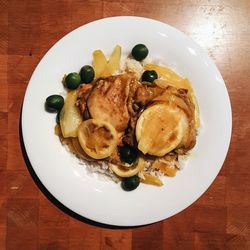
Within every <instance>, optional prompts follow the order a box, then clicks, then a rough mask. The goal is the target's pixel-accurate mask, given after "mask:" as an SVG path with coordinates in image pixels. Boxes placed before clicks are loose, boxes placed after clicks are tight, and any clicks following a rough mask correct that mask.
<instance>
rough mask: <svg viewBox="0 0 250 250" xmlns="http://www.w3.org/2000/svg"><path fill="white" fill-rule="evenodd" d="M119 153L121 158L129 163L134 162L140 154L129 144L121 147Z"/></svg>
mask: <svg viewBox="0 0 250 250" xmlns="http://www.w3.org/2000/svg"><path fill="white" fill-rule="evenodd" d="M119 153H120V157H121V160H122V161H123V162H126V163H128V164H132V163H133V162H135V161H136V159H137V156H138V151H137V150H136V149H135V148H133V147H131V146H130V145H127V144H125V145H124V146H122V147H119Z"/></svg>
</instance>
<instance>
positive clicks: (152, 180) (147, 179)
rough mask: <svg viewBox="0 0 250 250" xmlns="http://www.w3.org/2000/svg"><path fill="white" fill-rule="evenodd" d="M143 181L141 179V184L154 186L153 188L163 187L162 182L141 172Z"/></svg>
mask: <svg viewBox="0 0 250 250" xmlns="http://www.w3.org/2000/svg"><path fill="white" fill-rule="evenodd" d="M142 175H143V176H144V179H141V182H142V183H145V184H150V185H155V186H159V187H160V186H163V182H162V181H161V180H160V178H159V177H157V176H153V175H150V174H148V173H145V172H142Z"/></svg>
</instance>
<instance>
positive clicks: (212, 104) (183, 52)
mask: <svg viewBox="0 0 250 250" xmlns="http://www.w3.org/2000/svg"><path fill="white" fill-rule="evenodd" d="M137 43H144V44H146V45H147V47H148V48H149V52H150V57H152V58H158V59H159V60H161V61H162V62H164V63H165V64H167V65H170V66H171V67H173V68H174V69H175V70H176V71H177V72H178V73H180V74H181V75H183V76H185V77H188V78H189V79H190V80H191V82H192V83H193V86H194V90H195V92H196V95H197V98H198V102H199V106H200V113H201V120H202V124H201V129H200V132H199V136H198V141H197V144H196V146H195V148H194V150H193V153H192V156H191V157H189V159H188V161H187V163H186V165H185V167H184V169H183V170H182V171H179V172H178V174H177V176H176V177H175V178H167V177H166V178H165V179H164V182H165V185H164V186H163V187H160V188H159V187H154V186H150V185H145V184H141V185H140V186H139V188H137V189H136V190H134V191H132V192H125V191H123V190H122V189H121V187H120V185H117V184H115V183H113V182H112V181H104V180H100V179H99V178H97V177H96V176H92V175H91V176H90V175H88V174H87V172H86V170H85V168H84V166H83V165H80V164H79V161H78V159H76V158H75V157H73V156H72V155H71V154H70V153H69V152H67V151H66V150H65V148H64V147H62V146H61V144H60V142H59V140H58V138H57V136H55V134H54V126H55V114H51V113H47V112H45V110H44V102H45V99H46V97H47V96H49V95H51V94H57V93H59V94H60V93H61V92H63V87H62V84H61V79H62V76H63V75H64V74H65V73H69V72H72V71H78V70H79V69H80V68H81V66H83V65H85V64H90V63H91V59H92V52H93V51H94V50H95V49H102V50H103V51H104V52H105V53H111V51H112V49H113V47H114V46H115V45H116V44H120V45H121V46H122V48H123V53H125V54H126V53H129V52H130V51H131V48H132V47H133V46H134V45H135V44H137ZM231 123H232V118H231V107H230V101H229V97H228V93H227V90H226V87H225V84H224V81H223V79H222V77H221V75H220V73H219V71H218V69H217V68H216V66H215V65H214V63H213V62H212V61H211V60H210V59H209V57H208V56H207V54H206V53H204V51H202V49H201V48H200V47H199V46H198V45H196V44H195V43H194V42H193V41H192V40H191V39H190V38H188V37H187V36H185V35H184V34H183V33H181V32H180V31H178V30H176V29H175V28H173V27H171V26H169V25H166V24H164V23H161V22H158V21H155V20H151V19H145V18H141V17H113V18H106V19H102V20H98V21H95V22H92V23H89V24H87V25H84V26H82V27H80V28H78V29H76V30H74V31H72V32H71V33H69V34H68V35H66V36H65V37H63V38H62V39H61V40H60V41H58V42H57V43H56V44H55V45H54V46H53V47H52V48H51V49H50V50H49V51H48V52H47V53H46V55H45V56H44V57H43V59H42V60H41V61H40V63H39V64H38V66H37V68H36V69H35V71H34V73H33V75H32V77H31V79H30V82H29V85H28V88H27V91H26V94H25V99H24V103H23V112H22V132H23V139H24V144H25V148H26V151H27V154H28V157H29V159H30V162H31V164H32V166H33V169H34V171H35V172H36V174H37V176H38V177H39V179H40V180H41V182H42V183H43V184H44V186H45V187H46V188H47V189H48V191H49V192H50V193H51V194H52V195H53V196H54V197H55V198H56V199H58V200H59V201H60V202H61V203H63V204H64V205H65V206H66V207H68V208H69V209H71V210H73V211H74V212H76V213H77V214H79V215H81V216H83V217H86V218H88V219H91V220H94V221H97V222H101V223H105V224H111V225H119V226H135V225H143V224H148V223H153V222H156V221H160V220H163V219H166V218H168V217H170V216H172V215H175V214H176V213H178V212H180V211H182V210H183V209H185V208H186V207H188V206H189V205H191V204H192V203H193V202H194V201H195V200H196V199H197V198H199V197H200V196H201V195H202V194H203V193H204V192H205V191H206V190H207V188H208V187H209V186H210V185H211V183H212V182H213V180H214V179H215V177H216V176H217V174H218V172H219V170H220V169H221V167H222V164H223V162H224V159H225V157H226V154H227V150H228V146H229V142H230V137H231Z"/></svg>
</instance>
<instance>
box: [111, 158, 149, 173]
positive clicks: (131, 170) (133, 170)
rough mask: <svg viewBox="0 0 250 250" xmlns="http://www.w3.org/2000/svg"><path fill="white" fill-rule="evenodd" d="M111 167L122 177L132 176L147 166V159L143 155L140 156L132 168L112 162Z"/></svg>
mask: <svg viewBox="0 0 250 250" xmlns="http://www.w3.org/2000/svg"><path fill="white" fill-rule="evenodd" d="M109 167H110V169H111V170H112V171H113V172H114V173H115V174H117V175H118V176H120V177H131V176H134V175H136V174H138V173H139V172H140V171H142V170H143V169H144V167H145V161H144V159H143V158H142V157H139V159H138V161H137V163H135V165H134V166H131V167H130V168H127V167H123V166H118V165H115V164H112V163H109Z"/></svg>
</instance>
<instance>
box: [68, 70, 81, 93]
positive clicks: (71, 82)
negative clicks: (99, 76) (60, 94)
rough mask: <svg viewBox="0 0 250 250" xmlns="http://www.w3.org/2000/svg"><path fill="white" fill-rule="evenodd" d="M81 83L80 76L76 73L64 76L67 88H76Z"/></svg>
mask: <svg viewBox="0 0 250 250" xmlns="http://www.w3.org/2000/svg"><path fill="white" fill-rule="evenodd" d="M80 84H81V77H80V75H79V74H78V73H76V72H73V73H69V74H68V75H67V76H66V78H65V85H66V87H67V88H68V89H77V88H78V86H79V85H80Z"/></svg>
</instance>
